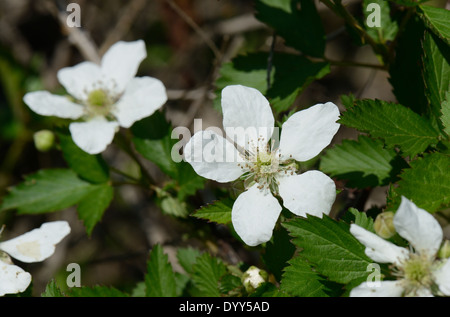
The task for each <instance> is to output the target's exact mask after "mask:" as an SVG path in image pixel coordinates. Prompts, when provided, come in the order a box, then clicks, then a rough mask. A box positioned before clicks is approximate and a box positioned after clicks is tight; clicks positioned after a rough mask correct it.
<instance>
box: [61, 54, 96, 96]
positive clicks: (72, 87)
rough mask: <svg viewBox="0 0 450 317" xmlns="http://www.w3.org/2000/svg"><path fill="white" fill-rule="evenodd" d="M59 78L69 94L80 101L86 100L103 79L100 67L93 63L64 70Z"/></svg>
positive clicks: (81, 64) (83, 63)
mask: <svg viewBox="0 0 450 317" xmlns="http://www.w3.org/2000/svg"><path fill="white" fill-rule="evenodd" d="M57 76H58V80H59V82H60V83H61V85H63V86H64V88H66V90H67V92H68V93H69V94H70V95H72V96H73V97H75V98H77V99H78V100H86V99H87V96H88V94H89V92H90V91H91V90H93V89H94V87H95V85H98V82H99V81H100V80H101V79H102V73H101V69H100V66H99V65H97V64H95V63H92V62H82V63H80V64H77V65H75V66H72V67H65V68H62V69H60V70H59V71H58V74H57ZM97 88H100V87H97Z"/></svg>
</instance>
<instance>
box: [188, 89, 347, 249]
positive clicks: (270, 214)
mask: <svg viewBox="0 0 450 317" xmlns="http://www.w3.org/2000/svg"><path fill="white" fill-rule="evenodd" d="M222 110H223V126H224V128H225V131H226V135H227V137H228V138H230V139H231V140H234V142H235V144H233V143H232V142H230V141H228V140H227V139H225V138H223V137H222V136H220V135H219V134H217V133H215V132H213V131H211V130H205V131H199V132H197V133H195V134H194V135H193V136H192V138H191V139H190V140H189V142H188V143H187V144H186V147H185V150H184V155H185V159H186V161H187V162H189V163H190V164H191V165H192V167H193V168H194V170H195V171H196V172H197V174H199V175H200V176H203V177H205V178H208V179H212V180H215V181H217V182H222V183H225V182H230V181H234V180H236V179H238V178H241V179H243V180H244V185H245V187H246V191H245V192H243V193H242V194H240V195H239V197H238V198H237V199H236V201H235V203H234V205H233V208H232V222H233V226H234V228H235V230H236V232H237V233H238V235H239V236H240V237H241V238H242V240H243V241H244V242H245V243H246V244H247V245H250V246H255V245H258V244H261V243H263V242H267V241H268V240H270V238H271V237H272V231H273V228H274V226H275V223H276V221H277V219H278V216H279V214H280V212H281V210H282V207H281V205H280V204H279V202H278V200H277V198H275V197H274V195H275V196H281V198H282V199H283V205H284V206H285V207H286V208H288V209H289V210H290V211H291V212H293V213H294V214H296V215H300V216H305V215H306V214H307V213H308V214H313V215H316V216H322V213H325V214H328V213H329V212H330V209H331V206H332V204H333V203H334V200H335V198H336V187H335V184H334V182H333V180H332V179H330V178H329V177H328V176H327V175H325V174H323V173H322V172H319V171H307V172H305V173H303V174H300V175H298V174H297V173H296V172H297V165H296V163H295V160H296V161H307V160H310V159H312V158H313V157H315V156H316V155H318V154H319V153H320V152H321V151H322V150H323V149H324V148H325V147H326V146H327V145H328V144H330V142H331V140H332V138H333V136H334V135H335V134H336V132H337V130H338V129H339V124H338V123H336V120H337V119H338V118H339V110H338V108H337V107H336V105H334V104H333V103H331V102H328V103H326V104H317V105H315V106H312V107H310V108H308V109H306V110H302V111H299V112H297V113H295V114H293V115H292V116H291V117H290V118H289V119H288V120H287V121H286V122H285V123H284V124H283V126H282V133H281V138H280V142H279V147H276V146H274V143H273V142H272V143H270V142H269V140H270V139H271V137H272V134H273V132H274V130H275V129H274V123H275V121H274V117H273V114H272V111H271V108H270V105H269V102H268V101H267V99H266V98H265V97H264V96H263V95H262V94H261V93H260V92H259V91H258V90H256V89H254V88H249V87H244V86H240V85H233V86H228V87H225V88H224V89H223V91H222Z"/></svg>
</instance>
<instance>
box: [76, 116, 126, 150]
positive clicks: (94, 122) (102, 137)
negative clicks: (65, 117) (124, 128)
mask: <svg viewBox="0 0 450 317" xmlns="http://www.w3.org/2000/svg"><path fill="white" fill-rule="evenodd" d="M118 127H119V124H118V123H117V122H114V121H113V122H110V121H106V119H105V118H103V117H95V118H94V119H91V120H89V121H86V122H72V123H71V124H70V125H69V130H70V134H71V135H72V139H73V142H75V144H76V145H78V147H79V148H80V149H82V150H83V151H85V152H87V153H89V154H98V153H100V152H103V151H104V150H105V149H106V147H107V146H108V145H109V144H110V143H111V142H112V141H113V139H114V135H115V133H116V129H117V128H118Z"/></svg>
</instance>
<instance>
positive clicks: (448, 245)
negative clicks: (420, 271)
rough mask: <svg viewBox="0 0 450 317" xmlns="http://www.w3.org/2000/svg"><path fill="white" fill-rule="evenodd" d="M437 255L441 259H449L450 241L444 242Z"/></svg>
mask: <svg viewBox="0 0 450 317" xmlns="http://www.w3.org/2000/svg"><path fill="white" fill-rule="evenodd" d="M438 255H439V257H440V258H441V259H446V258H448V257H450V240H445V241H444V243H443V244H442V246H441V248H440V249H439V254H438Z"/></svg>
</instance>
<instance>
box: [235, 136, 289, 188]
mask: <svg viewBox="0 0 450 317" xmlns="http://www.w3.org/2000/svg"><path fill="white" fill-rule="evenodd" d="M243 157H244V160H245V163H244V164H240V166H241V168H242V169H245V170H247V171H248V172H246V173H245V174H243V175H242V176H241V179H243V180H244V186H245V188H246V189H248V188H249V187H251V186H252V185H253V184H254V183H258V188H259V189H260V190H265V191H267V190H270V191H271V192H272V193H274V194H275V195H278V185H279V180H278V178H279V177H280V176H283V175H287V174H289V175H294V174H295V172H296V171H297V165H296V163H295V162H294V160H293V159H288V160H283V159H282V158H281V154H280V151H279V150H278V149H275V150H271V149H270V145H269V144H267V145H266V146H264V147H262V148H260V147H259V146H257V147H256V148H254V149H251V151H249V152H248V153H247V154H246V155H244V156H243Z"/></svg>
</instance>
